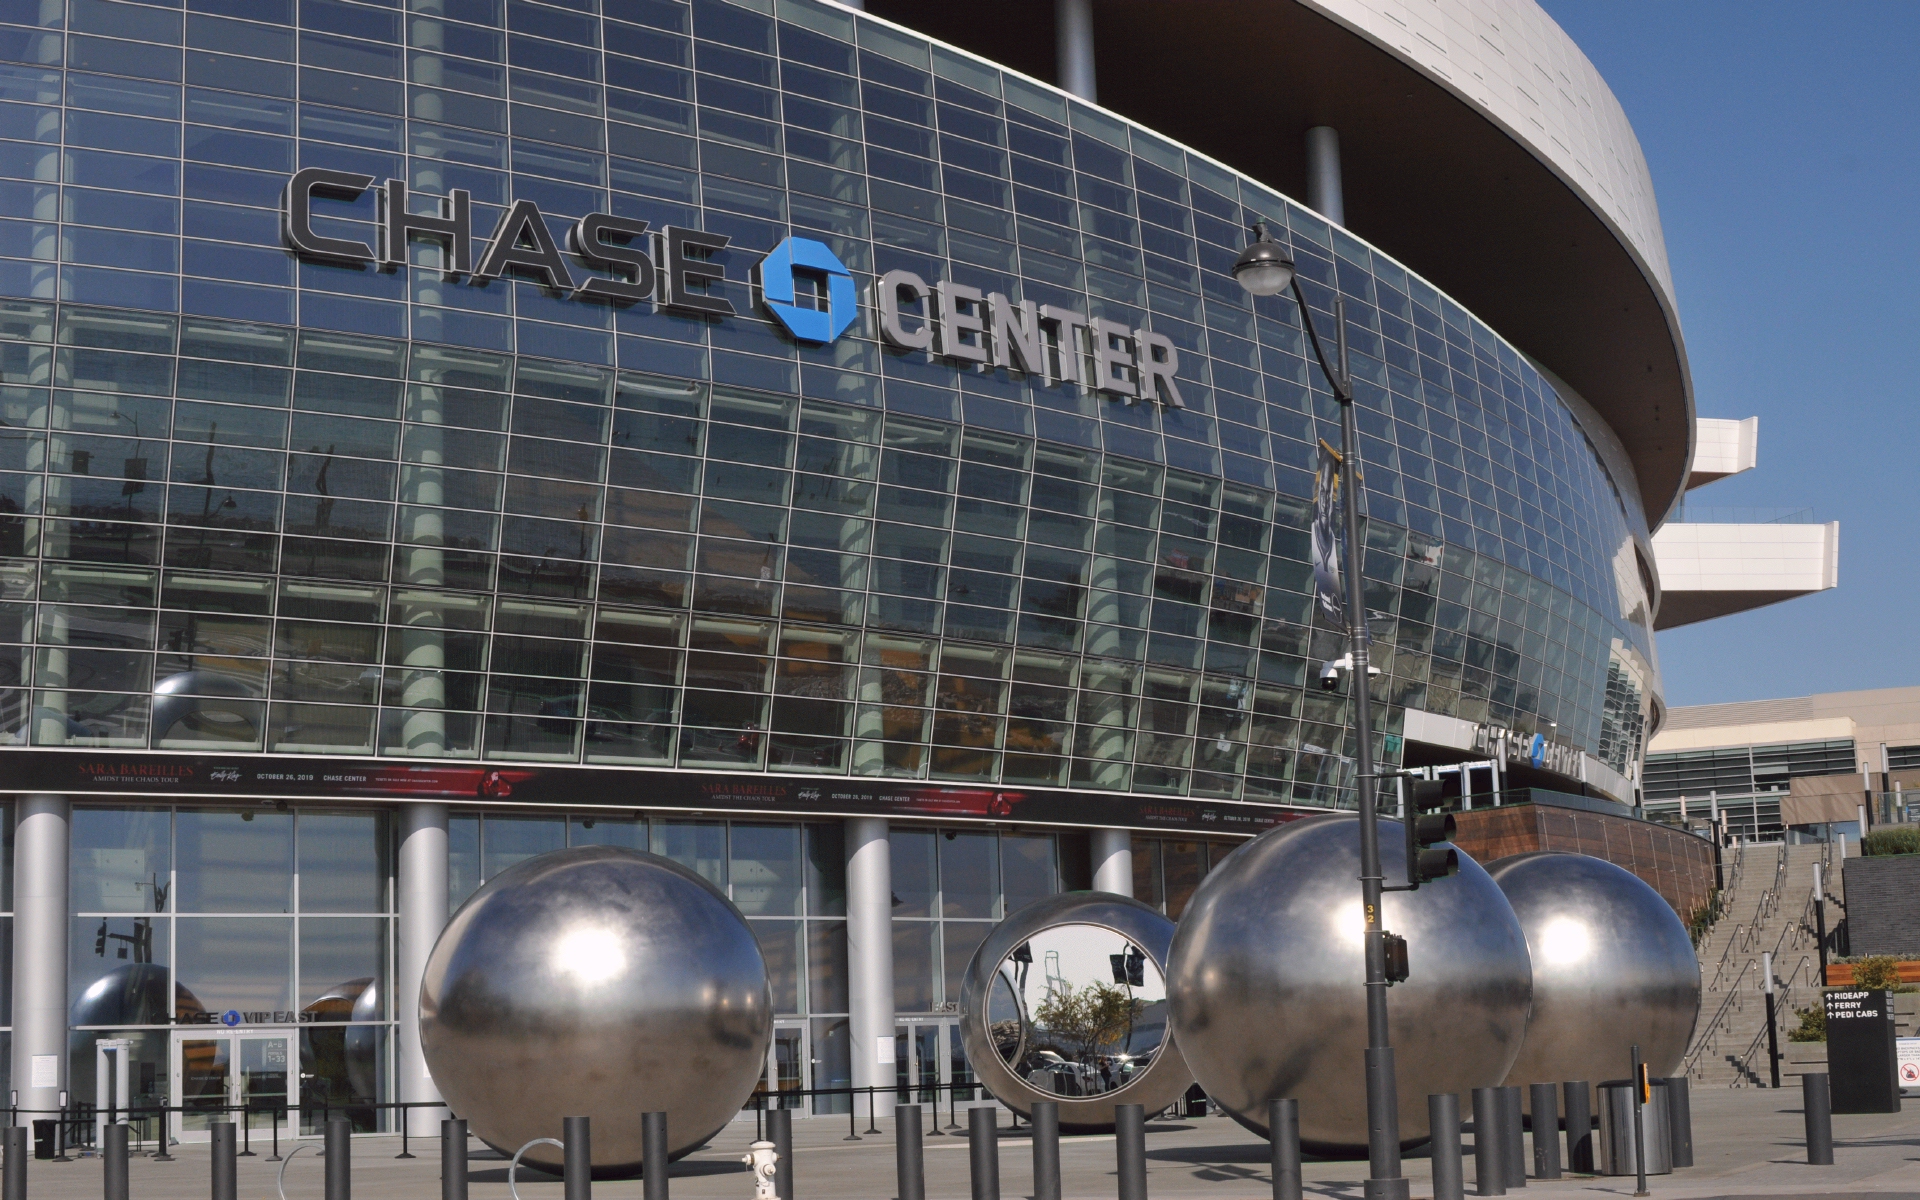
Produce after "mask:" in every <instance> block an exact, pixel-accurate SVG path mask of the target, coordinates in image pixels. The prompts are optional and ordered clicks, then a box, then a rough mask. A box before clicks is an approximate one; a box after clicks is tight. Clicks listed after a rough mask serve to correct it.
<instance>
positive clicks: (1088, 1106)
mask: <svg viewBox="0 0 1920 1200" xmlns="http://www.w3.org/2000/svg"><path fill="white" fill-rule="evenodd" d="M1067 926H1081V927H1090V928H1089V929H1088V932H1090V933H1091V932H1094V931H1096V930H1097V931H1099V932H1100V933H1102V934H1104V935H1106V936H1110V937H1112V939H1113V947H1112V949H1113V950H1115V951H1122V949H1123V947H1125V946H1127V945H1132V946H1135V947H1138V948H1139V949H1140V950H1142V951H1144V952H1145V956H1146V960H1147V961H1146V963H1145V964H1144V971H1143V978H1144V979H1145V980H1147V981H1148V986H1149V987H1151V984H1152V983H1153V982H1157V981H1156V980H1155V976H1156V975H1164V973H1165V971H1166V966H1167V947H1168V945H1169V943H1171V942H1172V940H1173V928H1174V927H1173V922H1172V921H1169V920H1168V919H1167V918H1166V917H1164V916H1162V915H1161V914H1160V913H1158V912H1156V911H1155V910H1153V909H1151V908H1148V907H1147V906H1146V905H1144V904H1142V903H1140V902H1139V901H1138V900H1134V899H1130V898H1129V897H1126V896H1120V895H1115V894H1114V893H1112V892H1066V893H1064V894H1061V895H1058V896H1049V897H1047V898H1046V899H1044V900H1036V901H1034V902H1033V903H1032V904H1029V905H1027V906H1026V907H1025V908H1022V909H1020V910H1019V911H1018V912H1015V913H1014V914H1013V915H1011V916H1009V917H1008V918H1007V919H1006V920H1004V921H1002V922H1000V924H998V925H996V926H994V927H993V932H992V933H989V934H988V935H987V938H986V940H985V941H983V942H981V943H980V948H979V949H978V950H976V951H975V952H974V955H973V961H972V962H971V963H969V964H968V965H967V977H966V982H965V983H964V984H962V986H961V990H960V1039H961V1044H962V1045H963V1046H965V1048H966V1052H967V1062H968V1063H969V1064H971V1065H972V1067H973V1071H974V1074H975V1076H976V1077H977V1078H978V1079H979V1080H980V1082H981V1083H982V1084H984V1085H986V1088H987V1090H988V1091H989V1092H992V1093H993V1096H994V1098H995V1099H996V1100H999V1101H1000V1103H1002V1104H1004V1105H1006V1106H1007V1107H1008V1108H1011V1109H1013V1110H1014V1111H1015V1112H1017V1113H1019V1114H1021V1115H1022V1116H1032V1115H1033V1102H1034V1101H1036V1100H1053V1101H1055V1102H1057V1103H1058V1104H1059V1105H1060V1127H1061V1128H1062V1129H1065V1130H1069V1131H1071V1132H1075V1133H1095V1132H1102V1131H1111V1130H1112V1129H1113V1109H1114V1106H1115V1105H1116V1104H1138V1105H1140V1106H1142V1107H1143V1108H1145V1109H1146V1110H1147V1112H1149V1113H1153V1112H1157V1111H1159V1110H1160V1109H1162V1108H1165V1107H1166V1106H1167V1105H1169V1104H1172V1103H1173V1102H1174V1101H1175V1100H1177V1099H1179V1098H1180V1096H1181V1094H1182V1093H1183V1092H1185V1091H1186V1090H1187V1088H1189V1087H1190V1086H1192V1084H1193V1075H1192V1073H1191V1072H1189V1071H1188V1070H1187V1064H1186V1062H1185V1060H1183V1059H1182V1058H1181V1056H1180V1048H1179V1047H1178V1046H1176V1045H1174V1041H1173V1038H1172V1036H1171V1035H1170V1034H1168V1035H1166V1036H1163V1037H1161V1038H1160V1039H1159V1047H1158V1049H1156V1050H1154V1051H1153V1052H1152V1053H1151V1055H1150V1056H1145V1055H1143V1056H1141V1057H1143V1058H1144V1059H1145V1062H1144V1065H1141V1064H1140V1063H1139V1062H1135V1063H1132V1064H1128V1066H1129V1068H1130V1070H1129V1072H1128V1076H1127V1078H1126V1081H1125V1082H1124V1083H1122V1084H1121V1085H1120V1086H1118V1087H1114V1088H1113V1089H1112V1090H1110V1091H1103V1092H1099V1093H1097V1094H1095V1095H1090V1096H1089V1095H1080V1096H1071V1095H1059V1094H1056V1093H1054V1092H1052V1091H1042V1090H1040V1089H1039V1088H1037V1087H1036V1086H1034V1084H1032V1083H1030V1082H1028V1080H1027V1079H1026V1078H1024V1077H1023V1076H1022V1075H1021V1074H1019V1073H1018V1072H1016V1071H1015V1070H1013V1069H1012V1068H1011V1067H1010V1066H1009V1064H1008V1063H1007V1061H1006V1058H1005V1057H1003V1052H1006V1053H1008V1054H1010V1056H1011V1057H1012V1058H1014V1059H1015V1060H1019V1059H1021V1058H1023V1057H1025V1054H1024V1052H1023V1046H1022V1041H1023V1039H1022V1037H1021V1034H1020V1032H1016V1031H1015V1029H1014V1028H1010V1026H1017V1027H1018V1028H1019V1029H1022V1030H1030V1029H1031V1025H1030V1017H1031V1014H1030V1013H1027V1012H1025V1011H1024V1008H1025V1006H1024V1005H1021V1004H1020V1003H1018V1002H1017V1001H1016V1000H1015V998H1014V994H1013V991H1012V988H1011V987H1010V986H1009V984H1008V982H1007V980H1006V978H1005V977H1004V976H1003V975H1002V974H1001V968H1002V967H1003V966H1007V965H1008V963H1009V959H1011V958H1012V956H1013V954H1014V952H1015V951H1016V950H1017V949H1019V948H1020V947H1022V946H1026V945H1028V944H1029V943H1036V940H1037V939H1043V938H1044V936H1045V935H1046V934H1047V933H1048V932H1049V931H1061V930H1063V927H1067ZM1032 966H1033V969H1034V970H1035V971H1039V972H1045V971H1046V968H1047V964H1046V962H1045V961H1044V958H1043V957H1042V956H1040V955H1036V956H1035V961H1034V963H1033V964H1032ZM1111 980H1112V976H1111V975H1108V976H1107V981H1108V982H1111ZM1094 981H1096V980H1095V977H1094V976H1091V975H1089V976H1087V978H1085V979H1073V980H1070V982H1073V983H1074V985H1075V986H1076V987H1079V986H1083V985H1084V984H1085V983H1088V982H1094ZM1029 990H1030V991H1031V990H1032V988H1031V986H1030V988H1029ZM1154 1012H1159V1013H1164V1012H1165V1005H1164V1004H1156V1005H1153V1006H1152V1009H1151V1010H1150V1011H1149V1012H1148V1013H1146V1014H1144V1016H1145V1020H1144V1021H1143V1022H1141V1023H1140V1024H1138V1025H1136V1033H1137V1034H1139V1035H1147V1036H1150V1031H1149V1029H1148V1028H1147V1027H1148V1025H1150V1024H1151V1023H1152V1019H1153V1013H1154ZM996 1033H999V1034H1000V1035H1001V1036H1000V1037H999V1038H996V1036H995V1035H996ZM1106 1057H1109V1058H1111V1055H1108V1056H1106Z"/></svg>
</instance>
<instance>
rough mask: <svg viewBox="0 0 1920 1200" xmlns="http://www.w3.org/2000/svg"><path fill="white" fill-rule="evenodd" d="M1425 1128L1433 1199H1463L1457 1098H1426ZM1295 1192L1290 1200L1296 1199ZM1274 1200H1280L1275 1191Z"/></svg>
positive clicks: (1449, 1096)
mask: <svg viewBox="0 0 1920 1200" xmlns="http://www.w3.org/2000/svg"><path fill="white" fill-rule="evenodd" d="M1427 1127H1428V1128H1429V1129H1430V1130H1431V1131H1432V1136H1433V1143H1432V1144H1433V1150H1432V1154H1433V1200H1463V1197H1465V1196H1466V1194H1467V1191H1466V1181H1465V1172H1464V1171H1462V1170H1461V1163H1460V1097H1458V1096H1456V1095H1454V1094H1453V1093H1452V1092H1447V1093H1444V1094H1442V1095H1437V1096H1428V1097H1427ZM1299 1196H1300V1192H1299V1190H1298V1188H1296V1189H1295V1191H1294V1193H1293V1196H1292V1197H1291V1198H1290V1200H1299ZM1274 1200H1281V1197H1280V1195H1279V1193H1278V1192H1275V1193H1274Z"/></svg>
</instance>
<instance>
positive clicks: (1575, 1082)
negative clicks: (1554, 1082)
mask: <svg viewBox="0 0 1920 1200" xmlns="http://www.w3.org/2000/svg"><path fill="white" fill-rule="evenodd" d="M1560 1094H1561V1096H1562V1097H1564V1098H1565V1100H1566V1104H1567V1170H1569V1171H1573V1172H1576V1173H1578V1174H1582V1175H1591V1174H1593V1089H1592V1087H1591V1086H1590V1085H1589V1084H1588V1083H1587V1081H1586V1080H1584V1079H1570V1080H1568V1081H1567V1082H1565V1083H1563V1084H1561V1085H1560Z"/></svg>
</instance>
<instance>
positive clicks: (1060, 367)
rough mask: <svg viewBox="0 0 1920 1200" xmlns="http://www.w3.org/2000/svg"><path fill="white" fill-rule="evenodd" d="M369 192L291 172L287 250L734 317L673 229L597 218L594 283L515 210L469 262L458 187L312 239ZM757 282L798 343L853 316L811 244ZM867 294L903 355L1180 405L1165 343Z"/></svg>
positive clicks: (836, 270) (892, 283)
mask: <svg viewBox="0 0 1920 1200" xmlns="http://www.w3.org/2000/svg"><path fill="white" fill-rule="evenodd" d="M372 189H374V177H373V176H371V175H361V174H358V173H356V172H351V171H333V170H327V169H324V168H320V167H309V168H307V169H306V170H303V171H300V172H298V173H296V174H295V175H294V176H293V178H292V179H290V180H289V181H288V182H287V187H286V190H285V192H284V193H283V194H282V197H281V233H282V237H283V238H284V240H285V242H286V245H287V248H288V249H289V250H291V251H292V252H293V253H295V254H297V255H299V256H300V257H302V258H305V259H311V260H314V261H319V262H332V263H344V264H351V265H358V266H374V267H377V268H378V269H381V270H395V269H398V268H400V267H403V266H405V265H406V264H407V252H408V250H409V248H410V247H411V245H412V243H413V242H414V241H416V240H418V241H426V242H431V243H433V244H435V245H437V246H439V248H440V264H441V267H440V269H441V274H442V275H443V276H444V277H445V278H446V279H449V280H460V279H463V278H464V279H466V280H467V281H468V282H470V283H472V284H475V285H482V286H484V285H486V284H488V283H491V282H493V281H494V280H496V279H499V278H501V277H502V276H507V275H511V276H514V277H517V278H521V279H526V280H529V281H531V282H535V283H538V284H540V285H541V286H543V287H545V288H547V289H548V290H549V291H552V292H554V293H556V294H559V295H564V296H568V297H570V298H572V299H575V300H585V301H594V302H599V303H604V304H615V305H622V306H625V305H633V304H641V303H646V304H653V305H656V306H659V307H662V308H666V309H670V310H673V311H676V312H681V313H687V314H698V315H701V316H706V317H713V318H724V317H730V316H733V315H735V309H734V307H733V304H732V302H730V301H729V300H727V299H726V298H725V297H724V296H721V295H718V294H717V293H715V292H714V291H713V290H712V289H713V287H714V285H716V284H718V283H720V282H721V281H722V280H723V279H725V272H724V271H723V270H722V269H721V267H720V266H719V265H718V264H716V263H715V262H714V261H713V255H714V254H715V253H716V252H718V251H720V250H723V249H725V248H726V246H727V244H728V241H729V239H728V238H726V237H725V236H722V235H720V234H715V233H706V232H704V231H702V230H698V229H686V228H682V227H680V226H676V225H667V226H663V227H662V228H660V229H658V230H653V229H651V228H650V226H649V225H648V223H647V222H645V221H639V220H633V219H631V218H627V217H617V216H614V215H613V214H611V213H593V214H591V215H589V216H585V217H582V218H580V220H579V221H577V222H575V223H574V225H573V226H572V227H571V228H570V229H569V230H568V231H567V248H568V249H569V250H570V251H572V253H573V254H574V255H575V256H576V257H577V258H579V259H580V260H581V261H582V262H584V263H586V264H587V267H588V268H589V270H590V271H591V272H592V273H591V274H587V275H586V276H585V277H584V278H576V277H575V271H574V268H573V267H572V266H571V265H570V264H569V263H568V261H567V257H566V255H564V254H562V253H561V250H560V246H559V244H558V243H557V242H556V241H555V240H554V237H553V234H552V232H551V231H549V229H548V228H547V223H546V221H545V219H544V218H542V217H541V215H540V210H539V208H538V207H536V206H535V205H534V203H533V201H531V200H516V201H514V202H513V203H512V204H511V205H510V206H509V207H508V208H507V211H506V213H505V215H503V216H502V217H501V218H500V223H499V225H498V226H496V227H495V229H494V231H493V236H492V238H491V239H489V240H488V241H487V242H486V243H485V246H484V248H483V249H482V250H481V252H480V255H479V259H478V261H476V260H475V258H474V250H475V241H476V239H475V238H474V236H473V229H472V201H471V198H470V196H469V193H468V192H466V191H465V190H463V189H458V188H456V189H454V190H453V191H452V192H450V193H449V194H448V195H447V196H446V197H445V198H443V199H439V200H438V203H437V208H438V211H437V212H436V213H435V214H433V215H430V216H422V215H418V214H415V213H411V212H409V211H408V210H407V185H406V184H405V183H404V182H402V181H401V180H398V179H389V180H387V182H386V183H385V185H383V186H381V187H379V188H378V189H377V193H376V198H377V200H378V208H379V216H378V220H377V223H376V224H377V228H378V235H379V236H378V241H379V245H378V246H369V245H367V244H366V243H365V242H360V241H354V240H352V239H350V238H338V237H328V236H324V235H322V234H320V233H319V232H317V231H316V230H315V229H314V227H313V217H314V213H313V201H314V198H315V197H316V196H318V197H323V198H327V199H334V200H346V201H353V200H357V199H359V198H360V197H361V196H364V195H365V194H366V193H367V192H368V191H369V190H372ZM754 283H755V285H756V290H757V292H758V294H759V298H760V303H761V304H762V305H763V306H764V307H765V308H766V309H767V311H768V312H769V313H771V314H772V315H773V318H774V319H775V320H776V321H778V322H779V323H780V325H781V326H782V327H783V328H784V329H786V331H787V332H788V333H790V334H792V335H793V337H794V338H795V339H796V340H799V341H803V342H811V343H814V344H818V345H824V344H826V343H829V342H832V341H833V340H834V339H836V338H838V337H839V336H840V335H841V334H843V333H845V332H846V331H847V329H848V327H849V326H851V325H852V324H853V322H854V320H855V318H856V317H857V316H858V314H859V306H860V301H859V292H858V287H857V285H856V284H855V282H854V278H853V273H852V272H851V271H849V270H848V269H847V267H846V265H845V264H843V263H842V262H841V261H840V260H839V258H838V257H836V256H835V255H834V253H833V251H832V250H830V249H828V248H827V247H826V246H825V245H824V244H822V243H820V242H817V241H814V240H813V239H811V238H803V237H789V238H787V239H785V240H784V241H782V242H781V243H780V244H779V245H778V246H775V247H774V248H773V249H772V250H770V251H768V252H767V253H766V255H765V256H764V257H762V258H761V259H760V261H759V263H758V264H756V265H755V267H754ZM803 284H804V288H803V286H802V285H803ZM873 291H874V295H873V302H874V307H875V308H876V309H877V310H878V311H879V314H880V337H881V339H882V340H884V341H885V342H886V343H887V344H888V345H891V346H894V347H897V348H899V349H901V350H918V351H924V352H926V353H928V354H929V355H931V356H933V357H936V358H943V359H946V360H948V361H950V362H952V363H954V364H955V365H956V366H959V367H962V368H967V367H972V368H977V369H990V368H995V367H1004V368H1007V369H1009V370H1015V371H1021V372H1024V373H1026V374H1028V375H1031V376H1034V377H1036V378H1038V379H1041V380H1044V381H1046V382H1047V383H1072V384H1078V385H1080V386H1081V387H1084V388H1086V389H1088V390H1090V391H1097V392H1104V393H1106V394H1108V395H1111V396H1116V397H1120V398H1123V399H1126V400H1129V401H1132V400H1135V399H1145V400H1158V401H1159V402H1161V403H1163V404H1166V405H1169V406H1171V407H1175V408H1180V407H1185V406H1184V405H1183V404H1182V402H1181V399H1180V388H1179V385H1178V384H1177V383H1175V382H1174V375H1175V373H1176V372H1178V371H1179V369H1180V356H1179V353H1178V351H1177V350H1176V349H1175V347H1174V345H1173V343H1172V342H1171V341H1169V340H1168V339H1167V338H1166V337H1165V336H1164V335H1162V334H1158V333H1154V332H1152V331H1151V330H1147V329H1131V328H1129V327H1127V326H1126V325H1124V324H1122V323H1120V322H1118V321H1111V320H1107V319H1106V318H1104V317H1094V318H1088V317H1087V316H1085V315H1084V314H1082V313H1078V312H1075V311H1073V310H1071V309H1064V308H1058V307H1055V306H1053V305H1039V306H1036V305H1035V304H1034V302H1033V301H1031V300H1023V301H1019V302H1015V301H1013V300H1009V299H1008V298H1007V297H1005V296H1003V295H1001V294H1000V293H999V292H991V293H986V294H982V293H981V291H980V289H979V288H975V287H969V286H968V285H966V284H961V283H953V282H951V281H948V280H941V281H939V282H937V283H934V284H928V283H927V282H926V281H925V280H924V279H922V278H920V276H918V275H916V274H914V273H913V272H912V271H888V272H887V273H886V274H885V275H882V276H881V277H880V279H879V280H878V282H877V283H875V284H874V289H873Z"/></svg>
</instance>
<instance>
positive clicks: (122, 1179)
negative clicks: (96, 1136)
mask: <svg viewBox="0 0 1920 1200" xmlns="http://www.w3.org/2000/svg"><path fill="white" fill-rule="evenodd" d="M100 1139H101V1140H100V1165H101V1185H102V1186H101V1194H102V1195H103V1196H104V1197H105V1200H127V1127H126V1126H125V1125H122V1124H121V1123H120V1122H118V1121H115V1122H113V1123H112V1124H111V1125H108V1126H107V1127H106V1128H105V1129H103V1130H101V1131H100Z"/></svg>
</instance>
